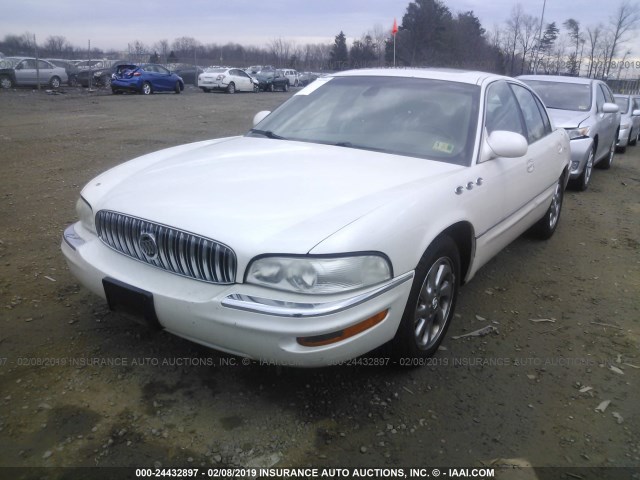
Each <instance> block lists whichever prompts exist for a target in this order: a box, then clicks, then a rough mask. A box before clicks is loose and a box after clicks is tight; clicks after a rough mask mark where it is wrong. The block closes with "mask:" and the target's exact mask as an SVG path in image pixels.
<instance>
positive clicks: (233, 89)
mask: <svg viewBox="0 0 640 480" xmlns="http://www.w3.org/2000/svg"><path fill="white" fill-rule="evenodd" d="M227 93H236V85H235V83H233V82H231V83H230V84H229V86H228V87H227Z"/></svg>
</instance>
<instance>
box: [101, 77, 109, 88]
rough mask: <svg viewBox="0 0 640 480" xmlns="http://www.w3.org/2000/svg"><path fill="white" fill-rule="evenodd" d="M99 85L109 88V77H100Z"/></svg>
mask: <svg viewBox="0 0 640 480" xmlns="http://www.w3.org/2000/svg"><path fill="white" fill-rule="evenodd" d="M100 83H102V86H103V87H105V88H109V87H111V77H110V76H109V75H106V76H104V77H101V79H100Z"/></svg>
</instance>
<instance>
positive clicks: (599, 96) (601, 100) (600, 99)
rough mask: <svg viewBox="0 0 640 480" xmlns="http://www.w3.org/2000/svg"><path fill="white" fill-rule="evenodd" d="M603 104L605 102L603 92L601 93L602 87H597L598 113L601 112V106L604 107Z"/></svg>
mask: <svg viewBox="0 0 640 480" xmlns="http://www.w3.org/2000/svg"><path fill="white" fill-rule="evenodd" d="M605 102H606V100H605V98H604V92H603V91H602V87H601V86H600V85H598V86H597V87H596V107H597V109H598V112H601V111H602V106H603V105H604V103H605Z"/></svg>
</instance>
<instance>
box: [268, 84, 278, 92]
mask: <svg viewBox="0 0 640 480" xmlns="http://www.w3.org/2000/svg"><path fill="white" fill-rule="evenodd" d="M268 89H269V91H270V92H275V90H276V87H274V86H273V83H272V84H270V85H269V87H268Z"/></svg>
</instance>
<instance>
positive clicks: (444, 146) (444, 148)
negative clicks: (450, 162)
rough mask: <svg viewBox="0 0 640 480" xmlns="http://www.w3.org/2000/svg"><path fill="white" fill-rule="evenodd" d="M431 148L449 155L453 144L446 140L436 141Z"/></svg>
mask: <svg viewBox="0 0 640 480" xmlns="http://www.w3.org/2000/svg"><path fill="white" fill-rule="evenodd" d="M431 148H433V150H434V151H436V152H444V153H448V154H449V155H451V154H452V153H453V145H451V144H450V143H446V142H440V141H436V142H435V143H434V144H433V147H431Z"/></svg>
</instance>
